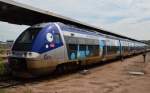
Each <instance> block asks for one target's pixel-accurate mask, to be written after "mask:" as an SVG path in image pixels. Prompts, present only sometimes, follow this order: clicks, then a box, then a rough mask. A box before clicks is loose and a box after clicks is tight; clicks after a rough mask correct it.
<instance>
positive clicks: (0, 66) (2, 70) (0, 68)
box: [0, 62, 6, 75]
mask: <svg viewBox="0 0 150 93" xmlns="http://www.w3.org/2000/svg"><path fill="white" fill-rule="evenodd" d="M5 71H6V68H5V64H4V63H3V62H0V75H3V74H5Z"/></svg>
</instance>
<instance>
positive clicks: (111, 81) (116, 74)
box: [5, 53, 150, 93]
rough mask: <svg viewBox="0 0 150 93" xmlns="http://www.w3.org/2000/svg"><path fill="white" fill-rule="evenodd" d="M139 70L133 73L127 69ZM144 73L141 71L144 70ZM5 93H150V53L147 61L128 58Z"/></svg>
mask: <svg viewBox="0 0 150 93" xmlns="http://www.w3.org/2000/svg"><path fill="white" fill-rule="evenodd" d="M133 71H134V72H135V71H136V72H142V74H141V75H133V74H131V73H130V72H133ZM143 73H144V74H143ZM5 92H6V93H150V53H148V55H147V59H146V63H144V62H143V56H142V55H139V56H136V57H132V58H127V59H125V60H124V61H123V62H121V61H116V62H113V63H110V64H106V65H102V66H99V67H95V68H91V69H89V70H88V72H87V74H86V73H81V72H77V73H74V74H71V75H65V76H62V77H59V78H54V79H46V80H44V81H41V82H34V83H26V84H23V85H17V86H13V87H8V88H6V89H5Z"/></svg>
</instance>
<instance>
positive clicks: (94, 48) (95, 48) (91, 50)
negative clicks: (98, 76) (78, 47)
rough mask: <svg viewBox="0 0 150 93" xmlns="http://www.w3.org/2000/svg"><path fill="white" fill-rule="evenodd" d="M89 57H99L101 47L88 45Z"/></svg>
mask: <svg viewBox="0 0 150 93" xmlns="http://www.w3.org/2000/svg"><path fill="white" fill-rule="evenodd" d="M88 49H89V56H98V55H99V45H88Z"/></svg>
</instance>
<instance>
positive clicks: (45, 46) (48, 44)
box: [32, 24, 63, 53]
mask: <svg viewBox="0 0 150 93" xmlns="http://www.w3.org/2000/svg"><path fill="white" fill-rule="evenodd" d="M60 46H63V42H62V39H61V35H60V30H59V28H58V27H57V25H55V24H49V25H47V26H46V27H44V28H43V29H42V30H41V31H40V32H39V33H38V35H37V37H36V38H35V40H34V42H33V45H32V51H33V52H38V53H44V52H47V51H50V50H53V49H56V48H58V47H60Z"/></svg>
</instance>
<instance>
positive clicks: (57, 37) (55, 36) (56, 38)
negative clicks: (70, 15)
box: [54, 34, 62, 44]
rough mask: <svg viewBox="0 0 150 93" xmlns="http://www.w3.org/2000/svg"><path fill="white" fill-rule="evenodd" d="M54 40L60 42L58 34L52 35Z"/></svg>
mask: <svg viewBox="0 0 150 93" xmlns="http://www.w3.org/2000/svg"><path fill="white" fill-rule="evenodd" d="M54 42H55V43H56V44H59V43H61V42H62V41H61V37H60V34H55V35H54Z"/></svg>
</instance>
